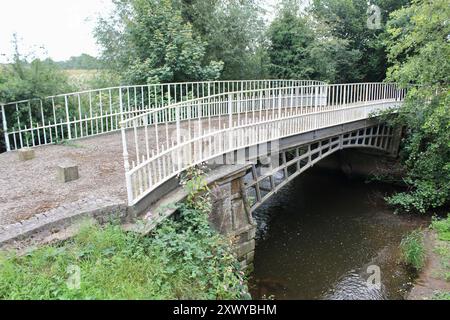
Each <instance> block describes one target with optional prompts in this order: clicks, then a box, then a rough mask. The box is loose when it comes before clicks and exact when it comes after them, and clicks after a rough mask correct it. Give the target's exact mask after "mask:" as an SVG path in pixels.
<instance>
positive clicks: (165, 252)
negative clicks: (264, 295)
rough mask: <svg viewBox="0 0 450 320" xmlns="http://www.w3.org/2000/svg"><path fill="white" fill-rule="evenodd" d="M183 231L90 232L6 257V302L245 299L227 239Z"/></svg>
mask: <svg viewBox="0 0 450 320" xmlns="http://www.w3.org/2000/svg"><path fill="white" fill-rule="evenodd" d="M178 223H179V222H167V223H164V224H163V226H162V227H161V228H159V230H158V231H157V232H156V234H154V235H153V236H148V237H142V236H138V235H136V234H133V233H126V232H124V231H122V230H121V228H120V227H119V226H117V225H108V226H106V227H104V228H100V227H99V226H96V225H86V226H84V227H83V228H82V230H81V232H80V233H79V234H78V235H77V236H76V237H75V238H74V239H72V240H70V241H66V242H64V243H61V244H59V245H52V246H45V247H42V248H39V249H36V250H35V251H32V252H30V253H28V254H25V255H23V256H17V255H14V254H12V255H11V254H5V253H3V254H2V255H0V299H39V300H40V299H46V300H47V299H102V300H103V299H236V298H242V297H245V294H246V292H247V289H246V286H245V285H244V282H243V274H241V273H240V272H238V269H237V264H235V263H237V262H236V261H235V258H234V257H233V256H232V255H231V254H229V251H228V250H227V249H226V246H224V245H223V244H222V243H219V241H220V239H219V238H214V239H213V240H211V238H202V237H201V235H200V234H194V233H192V232H191V231H183V230H180V229H178V228H177V227H179V226H181V225H179V224H178ZM78 272H79V273H78ZM78 274H79V277H78ZM77 283H79V286H77V285H76V284H77ZM71 284H75V286H74V285H71Z"/></svg>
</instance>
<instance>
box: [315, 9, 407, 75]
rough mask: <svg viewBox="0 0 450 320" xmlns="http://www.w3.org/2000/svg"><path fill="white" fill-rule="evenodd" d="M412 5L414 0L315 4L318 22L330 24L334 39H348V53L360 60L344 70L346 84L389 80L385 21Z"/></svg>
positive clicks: (342, 72) (342, 70)
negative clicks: (390, 15) (411, 2)
mask: <svg viewBox="0 0 450 320" xmlns="http://www.w3.org/2000/svg"><path fill="white" fill-rule="evenodd" d="M409 2H410V0H371V1H370V2H368V1H367V0H313V1H312V3H311V6H310V7H309V8H308V11H309V12H310V13H311V14H312V15H313V16H314V18H315V19H316V20H317V21H320V22H322V23H323V24H325V25H327V26H328V28H330V31H331V34H332V35H333V36H334V37H336V38H337V39H343V40H346V41H347V45H348V50H350V51H351V52H353V53H355V57H357V60H356V61H354V62H352V63H351V64H350V65H349V66H348V68H342V69H341V70H340V74H341V78H342V80H343V81H344V82H359V81H382V80H383V79H384V78H385V75H386V69H387V54H386V49H385V45H384V40H385V32H384V31H385V28H384V22H386V20H387V17H388V15H389V13H390V12H392V11H394V10H397V9H399V8H401V7H402V6H405V5H407V4H408V3H409ZM373 6H376V7H373ZM375 8H377V10H378V9H379V10H380V11H379V12H378V11H377V10H375ZM378 14H379V16H377V15H378ZM377 19H379V20H377ZM377 22H379V24H377Z"/></svg>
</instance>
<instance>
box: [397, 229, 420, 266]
mask: <svg viewBox="0 0 450 320" xmlns="http://www.w3.org/2000/svg"><path fill="white" fill-rule="evenodd" d="M400 249H401V252H402V259H403V261H404V262H405V263H406V264H407V265H409V266H412V267H413V268H414V269H416V270H418V271H420V270H421V269H422V268H423V266H424V264H425V245H424V235H423V232H422V230H414V231H412V232H410V233H409V234H407V235H406V236H405V237H404V238H403V239H402V241H401V243H400Z"/></svg>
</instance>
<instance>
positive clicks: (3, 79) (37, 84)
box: [0, 35, 69, 102]
mask: <svg viewBox="0 0 450 320" xmlns="http://www.w3.org/2000/svg"><path fill="white" fill-rule="evenodd" d="M13 45H14V56H13V57H12V62H11V63H9V64H6V65H3V66H0V102H11V101H17V100H24V99H31V98H40V97H45V96H48V95H52V94H57V93H60V92H64V91H65V90H68V89H69V85H68V81H67V76H66V75H65V74H64V73H63V72H62V70H61V69H60V68H59V67H58V66H57V64H56V63H55V62H53V61H52V60H51V59H45V60H41V59H37V58H34V57H33V56H34V53H28V54H26V55H24V54H22V53H21V52H20V50H19V41H18V38H17V36H16V35H14V38H13ZM29 60H31V62H29Z"/></svg>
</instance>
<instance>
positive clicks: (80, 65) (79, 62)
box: [57, 53, 103, 70]
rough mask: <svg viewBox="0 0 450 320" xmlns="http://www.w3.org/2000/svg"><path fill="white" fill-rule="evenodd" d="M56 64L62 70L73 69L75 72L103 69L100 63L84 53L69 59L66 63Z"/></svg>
mask: <svg viewBox="0 0 450 320" xmlns="http://www.w3.org/2000/svg"><path fill="white" fill-rule="evenodd" d="M57 64H58V65H59V66H60V67H61V68H63V69H67V70H70V69H75V70H95V69H101V68H102V67H103V65H102V63H101V61H99V60H98V59H97V58H95V57H93V56H90V55H88V54H86V53H82V54H81V55H79V56H77V57H70V59H69V60H67V61H60V62H57Z"/></svg>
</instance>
